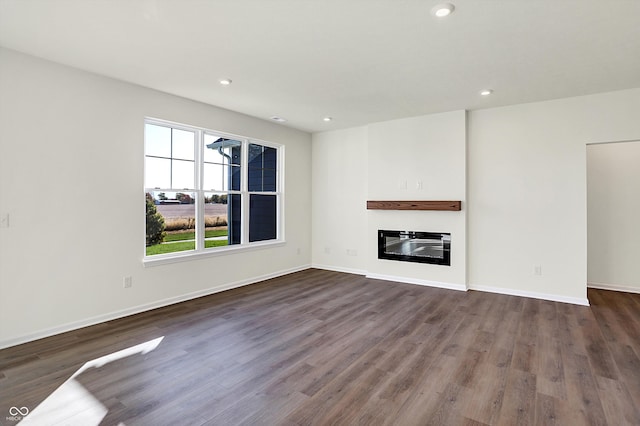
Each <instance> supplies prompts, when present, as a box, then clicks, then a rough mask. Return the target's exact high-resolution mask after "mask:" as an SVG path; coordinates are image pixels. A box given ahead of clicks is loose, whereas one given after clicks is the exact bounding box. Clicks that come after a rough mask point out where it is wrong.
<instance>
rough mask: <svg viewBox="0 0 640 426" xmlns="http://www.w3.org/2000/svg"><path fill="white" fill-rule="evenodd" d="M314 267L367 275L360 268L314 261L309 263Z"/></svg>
mask: <svg viewBox="0 0 640 426" xmlns="http://www.w3.org/2000/svg"><path fill="white" fill-rule="evenodd" d="M311 267H312V268H315V269H324V270H326V271H335V272H344V273H346V274H356V275H367V271H365V270H362V269H352V268H342V267H340V266H329V265H321V264H318V263H314V264H312V265H311Z"/></svg>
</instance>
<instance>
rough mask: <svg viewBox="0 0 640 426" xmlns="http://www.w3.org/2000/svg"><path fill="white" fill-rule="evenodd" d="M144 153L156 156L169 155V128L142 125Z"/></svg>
mask: <svg viewBox="0 0 640 426" xmlns="http://www.w3.org/2000/svg"><path fill="white" fill-rule="evenodd" d="M144 145H145V147H144V148H145V154H146V155H153V156H156V157H167V158H168V157H171V129H170V128H168V127H163V126H155V125H153V124H146V125H145V126H144Z"/></svg>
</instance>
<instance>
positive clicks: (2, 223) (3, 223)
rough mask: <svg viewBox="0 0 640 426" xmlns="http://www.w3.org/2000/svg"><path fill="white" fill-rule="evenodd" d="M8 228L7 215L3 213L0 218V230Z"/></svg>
mask: <svg viewBox="0 0 640 426" xmlns="http://www.w3.org/2000/svg"><path fill="white" fill-rule="evenodd" d="M8 227H9V213H5V214H3V215H2V216H0V228H8Z"/></svg>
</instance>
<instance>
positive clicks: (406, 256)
mask: <svg viewBox="0 0 640 426" xmlns="http://www.w3.org/2000/svg"><path fill="white" fill-rule="evenodd" d="M378 259H389V260H400V261H404V262H419V263H433V264H436V265H447V266H451V234H450V233H445V232H421V231H385V230H379V231H378Z"/></svg>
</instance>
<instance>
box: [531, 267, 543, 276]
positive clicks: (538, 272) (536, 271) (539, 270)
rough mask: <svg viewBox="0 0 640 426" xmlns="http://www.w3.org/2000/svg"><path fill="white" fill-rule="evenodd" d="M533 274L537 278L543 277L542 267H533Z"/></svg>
mask: <svg viewBox="0 0 640 426" xmlns="http://www.w3.org/2000/svg"><path fill="white" fill-rule="evenodd" d="M533 274H534V275H537V276H541V275H542V265H536V266H534V267H533Z"/></svg>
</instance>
